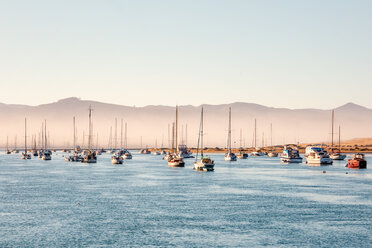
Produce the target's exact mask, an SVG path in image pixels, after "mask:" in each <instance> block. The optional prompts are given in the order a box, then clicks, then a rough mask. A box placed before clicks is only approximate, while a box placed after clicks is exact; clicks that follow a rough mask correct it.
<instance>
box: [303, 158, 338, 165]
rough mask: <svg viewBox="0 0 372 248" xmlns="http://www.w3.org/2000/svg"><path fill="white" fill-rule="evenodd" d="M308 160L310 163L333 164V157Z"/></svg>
mask: <svg viewBox="0 0 372 248" xmlns="http://www.w3.org/2000/svg"><path fill="white" fill-rule="evenodd" d="M306 162H307V163H308V164H310V165H331V164H333V159H331V158H307V159H306Z"/></svg>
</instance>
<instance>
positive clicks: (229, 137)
mask: <svg viewBox="0 0 372 248" xmlns="http://www.w3.org/2000/svg"><path fill="white" fill-rule="evenodd" d="M227 145H228V149H229V153H231V107H229V131H228V138H227Z"/></svg>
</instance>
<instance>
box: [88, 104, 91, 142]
mask: <svg viewBox="0 0 372 248" xmlns="http://www.w3.org/2000/svg"><path fill="white" fill-rule="evenodd" d="M91 138H92V107H91V106H89V134H88V149H90V145H91Z"/></svg>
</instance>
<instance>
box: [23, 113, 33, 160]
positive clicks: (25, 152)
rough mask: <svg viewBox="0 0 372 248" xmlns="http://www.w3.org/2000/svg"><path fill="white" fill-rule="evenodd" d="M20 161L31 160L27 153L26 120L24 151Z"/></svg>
mask: <svg viewBox="0 0 372 248" xmlns="http://www.w3.org/2000/svg"><path fill="white" fill-rule="evenodd" d="M21 158H22V159H31V155H30V154H28V153H27V119H26V118H25V151H24V152H22V154H21Z"/></svg>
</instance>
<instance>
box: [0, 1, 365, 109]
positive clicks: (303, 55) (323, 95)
mask: <svg viewBox="0 0 372 248" xmlns="http://www.w3.org/2000/svg"><path fill="white" fill-rule="evenodd" d="M371 10H372V1H370V0H366V1H360V0H356V1H350V0H347V1H343V0H311V1H304V0H281V1H278V0H256V1H249V0H245V1H236V0H226V1H218V0H213V1H212V0H211V1H207V0H204V1H202V0H201V1H190V0H185V1H177V0H164V1H155V0H151V1H142V0H133V1H119V0H111V1H110V0H105V1H92V0H86V1H77V0H73V1H65V0H64V1H50V0H45V1H38V0H34V1H28V0H27V1H26V0H25V1H17V0H14V1H1V2H0V32H1V33H0V35H1V38H0V82H1V90H0V102H4V103H23V104H31V105H37V104H41V103H48V102H52V101H56V100H58V99H61V98H65V97H70V96H77V97H81V98H82V99H92V100H98V101H105V102H112V103H118V104H124V105H137V106H143V105H149V104H166V105H175V104H192V105H199V104H201V103H210V104H218V103H229V102H235V101H244V102H254V103H258V104H264V105H268V106H275V107H289V108H304V107H317V108H332V107H335V106H338V105H342V104H344V103H346V102H350V101H351V102H355V103H358V104H361V105H364V106H367V107H370V108H372V98H371V92H372V82H371V81H372V32H371V30H372V14H371Z"/></svg>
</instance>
